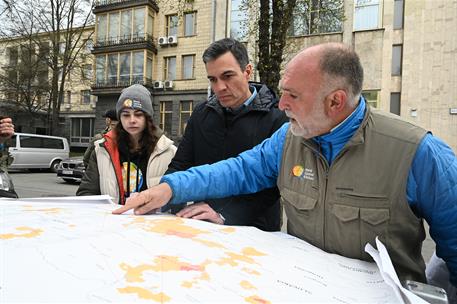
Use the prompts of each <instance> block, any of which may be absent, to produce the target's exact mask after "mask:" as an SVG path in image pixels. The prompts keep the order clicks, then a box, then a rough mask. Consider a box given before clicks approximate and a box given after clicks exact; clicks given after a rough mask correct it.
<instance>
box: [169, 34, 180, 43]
mask: <svg viewBox="0 0 457 304" xmlns="http://www.w3.org/2000/svg"><path fill="white" fill-rule="evenodd" d="M177 43H178V37H177V36H176V35H174V36H168V44H177Z"/></svg>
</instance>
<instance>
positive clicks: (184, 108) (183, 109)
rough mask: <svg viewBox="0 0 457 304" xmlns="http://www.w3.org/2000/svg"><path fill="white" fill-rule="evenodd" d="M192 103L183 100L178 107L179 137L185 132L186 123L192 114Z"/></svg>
mask: <svg viewBox="0 0 457 304" xmlns="http://www.w3.org/2000/svg"><path fill="white" fill-rule="evenodd" d="M192 108H193V101H192V100H184V101H181V103H180V105H179V135H183V134H184V131H185V130H186V126H187V121H188V120H189V117H190V115H191V114H192Z"/></svg>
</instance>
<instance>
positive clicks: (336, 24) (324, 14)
mask: <svg viewBox="0 0 457 304" xmlns="http://www.w3.org/2000/svg"><path fill="white" fill-rule="evenodd" d="M292 18H293V19H292V22H291V24H290V27H289V30H288V35H289V36H303V35H311V34H318V33H331V32H340V31H342V20H343V0H334V1H330V0H315V1H302V2H301V1H300V2H297V5H296V8H295V10H294V13H293V17H292Z"/></svg>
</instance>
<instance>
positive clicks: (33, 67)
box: [0, 26, 96, 147]
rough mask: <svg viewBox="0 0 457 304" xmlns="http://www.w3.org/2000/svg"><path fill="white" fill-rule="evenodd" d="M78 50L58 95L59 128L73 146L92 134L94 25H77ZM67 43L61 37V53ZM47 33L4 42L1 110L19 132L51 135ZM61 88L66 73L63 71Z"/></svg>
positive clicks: (0, 51)
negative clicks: (79, 35) (91, 91)
mask: <svg viewBox="0 0 457 304" xmlns="http://www.w3.org/2000/svg"><path fill="white" fill-rule="evenodd" d="M77 31H81V33H82V34H81V39H80V41H79V42H78V45H77V46H76V47H75V48H80V50H79V52H78V55H77V56H75V57H74V58H75V60H74V62H73V64H72V68H71V69H70V71H69V72H68V73H67V75H66V80H65V83H64V88H63V93H62V94H59V98H60V118H59V130H57V131H56V132H55V133H54V134H55V135H60V136H65V137H67V138H68V140H69V143H70V146H71V147H85V146H87V144H88V143H89V141H90V139H91V137H92V136H93V135H94V121H95V105H96V97H95V96H91V94H90V85H91V81H92V74H93V73H92V69H93V56H92V54H91V50H92V44H93V43H92V39H91V35H92V34H93V32H94V26H88V27H85V28H80V29H77ZM64 45H65V43H64V41H62V43H61V45H59V47H60V51H59V52H61V53H63V52H64V47H63V46H64ZM50 48H51V43H50V34H49V33H40V34H35V35H30V36H29V37H26V36H23V37H16V38H11V39H2V40H0V66H1V71H0V111H1V113H2V115H6V116H10V117H12V118H13V121H14V125H15V130H16V132H27V133H36V134H49V131H48V123H49V122H48V115H47V112H48V110H49V99H50V91H51V78H52V73H53V72H52V69H51V67H50V66H49V61H50V53H51V49H50ZM58 79H59V81H58V86H59V87H60V84H61V79H62V72H61V71H59V76H58Z"/></svg>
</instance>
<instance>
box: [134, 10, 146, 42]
mask: <svg viewBox="0 0 457 304" xmlns="http://www.w3.org/2000/svg"><path fill="white" fill-rule="evenodd" d="M134 22H135V25H134V28H133V33H134V36H137V37H144V8H143V7H141V8H136V9H135V19H134Z"/></svg>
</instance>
